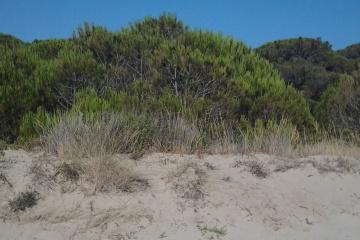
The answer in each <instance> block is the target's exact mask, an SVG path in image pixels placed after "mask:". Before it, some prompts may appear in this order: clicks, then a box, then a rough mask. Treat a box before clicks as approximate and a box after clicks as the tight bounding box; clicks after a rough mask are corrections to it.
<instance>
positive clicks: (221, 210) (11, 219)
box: [0, 151, 360, 240]
mask: <svg viewBox="0 0 360 240" xmlns="http://www.w3.org/2000/svg"><path fill="white" fill-rule="evenodd" d="M117 158H119V159H122V158H124V156H117ZM35 159H37V155H36V154H35V153H27V152H25V151H6V156H5V160H3V161H1V162H0V172H2V173H3V174H5V175H6V177H7V179H8V180H9V182H11V183H12V185H13V187H12V188H11V187H10V186H8V184H6V183H3V182H2V181H1V180H0V207H1V208H0V211H1V212H0V217H1V218H2V219H3V220H1V219H0V239H1V240H5V239H11V240H13V239H24V240H25V239H26V240H31V239H38V240H42V239H43V240H45V239H46V240H50V239H51V240H56V239H84V240H85V239H86V240H91V239H120V240H122V239H146V240H151V239H179V240H180V239H189V240H192V239H194V240H196V239H234V240H235V239H236V240H237V239H247V240H249V239H250V240H251V239H299V240H300V239H301V240H303V239H317V240H321V239H334V240H335V239H337V240H338V239H342V240H344V239H359V237H360V175H359V174H358V172H357V171H358V166H359V160H356V159H351V160H349V161H346V164H347V165H346V166H350V167H351V168H352V169H355V170H354V172H353V173H352V172H346V171H343V169H342V168H341V166H340V165H339V166H338V165H337V164H338V163H337V161H338V160H337V158H332V157H325V156H316V157H312V158H306V159H280V158H276V157H272V156H268V155H261V154H258V155H256V156H250V157H249V156H248V157H247V156H240V155H211V156H204V157H203V158H201V159H200V158H199V157H197V156H194V155H175V154H151V155H147V156H145V157H144V158H142V159H141V160H139V161H136V162H135V161H133V160H130V159H127V160H122V161H124V164H125V165H127V166H128V167H129V168H131V169H133V170H134V171H135V173H136V174H137V175H138V176H140V177H141V178H144V179H147V180H148V181H149V184H150V187H149V188H148V189H147V190H145V191H140V192H134V193H122V192H117V193H116V192H112V193H98V194H96V195H87V194H84V191H83V190H82V189H81V188H80V187H75V188H72V190H71V191H66V192H62V191H61V190H60V187H59V186H53V187H52V189H51V188H48V186H46V185H41V184H40V183H41V182H39V181H35V180H36V179H34V176H33V175H32V174H30V166H31V164H32V161H35ZM253 159H258V161H261V162H264V163H265V168H266V169H268V171H269V172H270V175H269V176H268V177H267V178H264V179H261V178H258V177H256V176H254V175H252V174H251V173H249V171H248V168H247V167H246V166H243V165H241V166H240V167H234V166H235V165H236V164H235V162H236V161H237V160H242V161H245V162H246V161H249V160H253ZM187 162H196V163H198V165H199V166H200V168H201V169H202V170H203V171H204V173H205V174H203V175H202V177H201V183H202V185H199V186H198V189H197V190H198V192H196V191H195V192H191V187H189V186H191V184H192V183H193V182H194V181H196V179H198V176H197V175H196V171H195V169H194V168H192V167H189V168H188V169H187V170H186V171H185V172H184V173H183V174H182V175H179V176H178V175H176V174H175V173H176V172H178V170H179V169H180V168H181V166H182V165H184V163H187ZM206 163H209V164H210V165H211V166H214V167H215V169H213V170H211V169H210V168H211V166H210V167H209V165H208V167H207V166H206ZM287 165H289V166H297V167H295V168H290V169H288V170H286V171H283V172H282V171H275V169H277V168H279V167H280V166H281V167H282V169H285V167H284V166H287ZM329 166H330V167H333V168H331V169H330V168H329ZM319 169H320V170H323V171H324V172H321V173H320V172H319ZM356 172H357V173H356ZM175 175H176V176H175ZM191 180H194V181H193V182H191ZM29 186H31V187H33V188H35V189H37V190H38V191H39V192H40V196H41V199H40V200H39V202H38V204H37V205H36V206H34V207H33V208H32V209H28V210H26V211H25V212H20V213H18V214H13V213H10V211H9V208H8V200H9V199H12V198H13V197H14V196H15V195H16V194H17V193H19V192H20V191H24V190H25V189H26V188H27V187H29ZM189 191H190V193H189ZM205 227H207V228H208V229H212V230H215V229H218V230H221V231H220V232H221V233H219V234H217V233H214V232H211V230H210V231H209V230H205Z"/></svg>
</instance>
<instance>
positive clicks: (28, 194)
mask: <svg viewBox="0 0 360 240" xmlns="http://www.w3.org/2000/svg"><path fill="white" fill-rule="evenodd" d="M38 200H39V193H38V192H36V191H32V190H27V191H25V192H21V193H20V194H19V195H18V196H17V197H15V198H14V199H13V200H10V201H9V206H10V209H11V210H12V211H13V212H18V211H25V209H27V208H31V207H33V206H35V205H36V204H37V201H38Z"/></svg>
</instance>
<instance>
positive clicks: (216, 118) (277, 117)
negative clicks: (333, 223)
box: [0, 14, 357, 142]
mask: <svg viewBox="0 0 360 240" xmlns="http://www.w3.org/2000/svg"><path fill="white" fill-rule="evenodd" d="M259 54H260V55H261V56H263V57H265V58H267V59H268V60H269V61H270V62H271V63H272V64H273V65H274V66H275V68H278V69H279V70H280V73H279V72H278V71H277V70H276V69H275V68H274V67H273V65H272V64H271V63H269V62H268V61H267V60H265V59H263V58H262V57H261V56H260V55H259ZM344 54H345V53H344ZM344 54H343V55H344ZM0 55H1V58H0V121H1V123H2V128H1V129H0V138H1V139H4V140H6V141H8V142H14V141H16V140H19V132H20V140H21V141H26V139H32V138H34V137H36V136H38V134H39V132H41V131H42V128H44V127H45V128H46V127H48V126H49V124H50V122H51V121H52V120H51V119H52V118H56V117H54V116H58V117H59V116H61V115H64V116H73V117H74V116H78V115H82V116H83V118H84V120H85V121H95V120H97V119H98V118H99V117H100V118H101V117H102V116H103V114H104V113H119V112H121V113H122V114H124V115H126V116H146V117H149V116H150V117H153V116H155V118H160V117H161V116H166V114H167V115H171V116H180V117H181V119H184V121H185V122H186V121H190V122H195V123H196V124H200V123H201V124H200V125H201V128H202V127H204V126H207V125H208V126H210V124H211V123H212V122H222V123H224V124H226V126H229V128H232V129H236V128H237V125H238V124H239V122H242V120H243V119H246V122H247V123H246V125H249V126H254V125H255V122H256V121H257V120H258V119H260V120H262V121H264V122H265V123H266V122H269V121H275V122H280V121H281V120H282V119H288V121H289V122H290V123H291V124H293V125H294V126H296V127H297V128H298V129H299V130H300V129H301V130H305V129H313V128H314V127H316V126H317V123H316V121H315V119H314V117H313V114H312V113H311V112H310V111H311V110H313V113H314V109H315V106H316V105H317V102H318V101H319V99H320V98H321V99H322V100H321V102H326V101H327V100H324V99H325V98H326V97H325V95H329V94H323V93H324V92H325V91H326V88H327V87H328V86H333V85H332V84H333V83H335V82H338V81H339V79H340V76H341V75H342V74H350V72H351V74H352V73H353V72H354V71H355V70H356V69H357V67H356V66H357V65H356V64H354V62H349V60H348V59H347V57H345V55H346V54H345V55H344V56H343V55H340V54H337V53H335V52H333V51H332V50H331V46H330V45H329V44H328V43H323V42H321V41H319V40H309V39H300V40H288V41H281V42H276V43H274V44H268V45H266V46H264V47H262V48H260V49H258V50H257V51H256V52H255V51H253V50H251V49H250V48H249V47H247V46H246V45H244V44H243V43H241V42H239V41H236V40H234V39H233V38H230V37H225V36H223V35H221V34H215V33H211V32H204V31H200V30H191V29H190V28H189V27H187V26H185V25H184V24H183V23H182V22H181V21H179V20H178V19H177V18H176V17H175V16H173V15H169V14H164V15H162V16H160V17H158V18H151V17H149V18H146V19H145V20H143V21H140V22H137V23H134V24H131V25H130V26H129V27H128V28H125V29H122V30H121V31H119V32H115V33H113V32H110V31H108V30H107V29H105V28H103V27H99V26H93V25H90V24H87V23H86V24H85V25H84V26H83V27H80V28H78V29H77V30H76V32H75V33H74V35H73V37H72V38H71V39H68V40H46V41H34V42H32V43H23V42H21V41H19V40H17V39H16V38H12V37H11V36H6V35H0ZM353 61H355V60H353ZM280 74H282V75H283V77H284V78H285V82H284V80H283V78H282V77H281V75H280ZM353 78H354V79H357V77H355V76H353ZM356 81H357V80H356ZM286 83H291V84H286ZM290 85H291V86H290ZM298 90H300V91H298ZM331 91H332V90H330V89H329V90H328V92H331ZM322 95H324V96H323V97H322ZM304 96H305V97H306V98H307V99H308V100H309V101H306V100H305V98H304ZM319 104H320V103H319ZM321 104H323V105H324V104H325V103H321ZM321 104H320V105H321ZM320 115H321V114H319V119H321V118H322V117H321V116H320ZM146 117H145V118H146ZM57 119H58V118H57ZM130 119H131V117H129V118H128V120H129V121H130ZM21 120H22V123H21ZM44 122H45V123H44ZM134 122H136V124H138V123H139V124H140V122H141V121H140V120H139V122H138V119H137V120H134ZM39 123H41V124H39ZM55 123H56V121H55ZM144 124H145V123H144ZM50 125H51V124H50ZM145 125H146V124H145ZM197 127H199V126H197ZM204 128H206V127H204ZM146 141H147V140H146ZM146 141H145V140H144V142H146Z"/></svg>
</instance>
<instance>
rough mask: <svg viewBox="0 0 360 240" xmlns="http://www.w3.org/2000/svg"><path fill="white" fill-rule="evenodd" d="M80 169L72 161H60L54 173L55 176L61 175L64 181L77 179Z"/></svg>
mask: <svg viewBox="0 0 360 240" xmlns="http://www.w3.org/2000/svg"><path fill="white" fill-rule="evenodd" d="M81 172H82V169H81V167H80V166H78V165H77V164H74V163H65V162H64V163H62V164H61V165H60V166H59V167H58V168H57V171H56V173H55V177H57V176H62V177H63V178H64V179H65V180H66V181H75V182H76V181H78V180H79V178H80V173H81Z"/></svg>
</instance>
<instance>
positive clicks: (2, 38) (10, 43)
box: [0, 33, 24, 48]
mask: <svg viewBox="0 0 360 240" xmlns="http://www.w3.org/2000/svg"><path fill="white" fill-rule="evenodd" d="M23 44H24V42H22V41H21V40H20V39H17V38H16V37H13V36H11V35H8V34H4V33H0V46H4V47H7V48H16V47H18V46H20V45H23Z"/></svg>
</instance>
